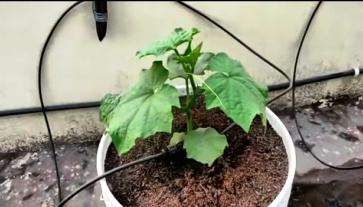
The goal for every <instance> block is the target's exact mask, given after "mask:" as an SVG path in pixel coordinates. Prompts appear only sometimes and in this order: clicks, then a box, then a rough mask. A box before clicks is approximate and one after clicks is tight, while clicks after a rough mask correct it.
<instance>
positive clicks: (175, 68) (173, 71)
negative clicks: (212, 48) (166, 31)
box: [167, 43, 213, 80]
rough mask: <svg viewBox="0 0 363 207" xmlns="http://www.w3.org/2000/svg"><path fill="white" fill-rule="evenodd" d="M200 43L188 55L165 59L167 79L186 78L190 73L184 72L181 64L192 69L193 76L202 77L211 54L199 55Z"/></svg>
mask: <svg viewBox="0 0 363 207" xmlns="http://www.w3.org/2000/svg"><path fill="white" fill-rule="evenodd" d="M201 48H202V43H200V44H199V45H198V46H197V47H196V48H194V49H193V50H192V52H190V53H189V54H188V55H182V56H178V55H176V54H171V55H170V56H169V57H168V59H167V69H168V70H169V78H170V79H171V80H172V79H175V78H178V77H180V78H187V76H188V74H187V73H191V71H188V72H185V69H184V67H183V64H184V65H186V66H189V68H193V67H194V72H193V74H195V75H203V74H204V70H205V69H207V66H208V61H209V60H210V59H211V58H212V57H213V53H201V52H200V51H201Z"/></svg>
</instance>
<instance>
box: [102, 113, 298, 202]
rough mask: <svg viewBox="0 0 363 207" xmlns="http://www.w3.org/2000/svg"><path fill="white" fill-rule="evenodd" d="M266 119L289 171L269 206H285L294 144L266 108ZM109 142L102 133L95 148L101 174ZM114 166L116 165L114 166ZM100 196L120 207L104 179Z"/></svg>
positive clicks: (103, 169)
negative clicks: (279, 140)
mask: <svg viewBox="0 0 363 207" xmlns="http://www.w3.org/2000/svg"><path fill="white" fill-rule="evenodd" d="M266 114H267V119H268V121H269V123H270V124H271V126H272V128H273V129H274V130H275V131H276V133H277V134H278V135H280V137H281V138H282V140H283V143H284V145H285V149H286V153H287V158H288V161H289V172H288V175H287V179H286V181H285V184H284V186H283V187H282V189H281V191H280V193H279V194H278V195H277V196H276V198H275V199H274V200H273V201H272V203H271V204H270V205H269V207H286V206H287V204H288V201H289V198H290V193H291V188H292V181H293V179H294V175H295V169H296V155H295V148H294V144H293V142H292V140H291V136H290V134H289V132H288V131H287V129H286V127H285V125H284V124H283V123H282V122H281V120H280V119H279V118H278V117H277V116H276V115H275V114H274V113H273V112H272V111H271V110H270V109H269V108H266ZM110 144H111V138H110V137H108V136H107V135H103V137H102V139H101V142H100V144H99V146H98V150H97V173H98V175H101V174H103V173H104V172H105V167H104V166H105V158H106V154H107V150H108V147H109V146H110ZM115 167H116V166H115ZM100 183H101V190H102V196H103V199H104V201H105V204H106V207H122V205H121V204H120V203H119V202H118V201H117V200H116V198H115V197H114V196H113V194H112V193H111V191H110V189H109V188H108V186H107V183H106V179H102V180H100Z"/></svg>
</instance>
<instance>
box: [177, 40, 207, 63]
mask: <svg viewBox="0 0 363 207" xmlns="http://www.w3.org/2000/svg"><path fill="white" fill-rule="evenodd" d="M202 45H203V43H200V44H199V45H198V46H197V47H195V48H194V49H193V50H192V51H191V52H190V53H189V54H187V55H181V56H177V58H178V62H180V63H183V64H188V65H189V66H190V67H191V68H194V66H195V63H196V62H197V60H198V58H199V56H200V55H201V52H200V51H201V50H202Z"/></svg>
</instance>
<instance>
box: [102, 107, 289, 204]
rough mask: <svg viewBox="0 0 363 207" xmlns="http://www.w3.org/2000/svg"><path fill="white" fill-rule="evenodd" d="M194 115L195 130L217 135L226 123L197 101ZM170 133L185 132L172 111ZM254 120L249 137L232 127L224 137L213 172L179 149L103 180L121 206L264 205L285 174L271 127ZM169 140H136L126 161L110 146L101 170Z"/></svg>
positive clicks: (157, 148)
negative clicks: (210, 129)
mask: <svg viewBox="0 0 363 207" xmlns="http://www.w3.org/2000/svg"><path fill="white" fill-rule="evenodd" d="M198 102H199V103H198V107H196V109H195V110H194V111H193V117H194V126H195V127H208V126H210V127H214V128H215V129H217V130H218V131H219V132H221V131H222V130H223V129H225V128H226V127H227V126H228V125H229V124H230V123H231V121H230V120H229V119H228V118H226V117H225V115H224V114H223V112H221V111H220V110H218V109H213V110H210V111H206V110H205V108H204V107H203V106H204V105H203V104H202V102H203V101H202V100H199V101H198ZM174 114H175V118H176V119H175V122H174V128H175V129H176V130H175V131H183V130H184V129H185V128H186V125H185V117H184V115H183V114H181V113H179V112H175V113H174ZM264 130H265V128H264V127H263V126H262V125H261V123H260V121H257V120H256V121H255V122H254V123H253V126H252V128H251V131H250V133H249V134H246V133H244V132H243V131H242V129H241V128H240V127H238V126H234V127H233V128H232V129H230V130H229V131H228V132H226V136H227V138H228V143H229V147H228V148H227V149H226V150H225V153H224V155H223V156H222V157H221V158H219V159H218V160H217V161H216V162H215V163H214V165H213V166H212V167H208V166H206V165H202V164H199V163H197V162H196V161H193V160H190V159H187V158H186V155H185V151H184V150H182V149H180V150H178V151H177V152H174V153H173V154H172V155H169V156H167V157H162V158H158V159H156V160H153V161H150V162H147V163H144V164H140V165H136V166H133V167H130V168H128V169H126V170H124V171H122V172H119V173H116V174H114V175H112V176H110V177H109V178H107V183H108V185H109V186H110V188H111V191H112V193H113V194H114V195H115V197H116V198H117V199H118V200H119V201H120V203H121V204H122V205H123V206H143V207H145V206H147V207H154V206H155V207H160V206H170V207H179V206H208V207H212V206H228V207H230V206H241V207H242V206H246V207H247V206H267V205H268V204H269V203H270V202H271V201H272V200H273V199H274V198H275V197H276V196H277V194H278V192H279V191H280V190H281V188H282V186H283V184H284V182H285V180H286V177H287V171H288V163H287V156H286V153H285V149H284V146H283V143H282V140H281V138H280V137H279V136H278V135H277V134H276V133H275V132H274V131H273V130H272V128H271V127H270V126H268V127H267V129H266V133H264ZM169 139H170V135H168V134H165V133H159V134H157V135H155V136H153V137H152V138H149V139H146V140H140V141H138V142H137V145H136V147H135V148H133V149H132V150H131V151H130V152H129V153H128V154H127V155H126V156H122V157H119V156H118V155H117V152H116V150H115V148H114V147H113V146H111V147H110V150H109V151H108V154H107V158H106V170H109V169H111V168H113V167H116V166H119V165H121V164H123V163H127V162H130V161H132V160H135V159H138V158H141V157H144V156H146V155H150V154H154V153H157V152H160V150H161V149H162V148H164V147H165V146H167V144H168V141H169Z"/></svg>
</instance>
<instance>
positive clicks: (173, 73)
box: [166, 54, 187, 80]
mask: <svg viewBox="0 0 363 207" xmlns="http://www.w3.org/2000/svg"><path fill="white" fill-rule="evenodd" d="M166 66H167V69H168V71H169V79H171V80H172V79H175V78H186V77H187V74H186V72H185V71H184V68H183V65H182V64H181V63H180V62H179V60H178V57H177V55H176V54H171V55H169V57H168V59H167V63H166Z"/></svg>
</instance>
